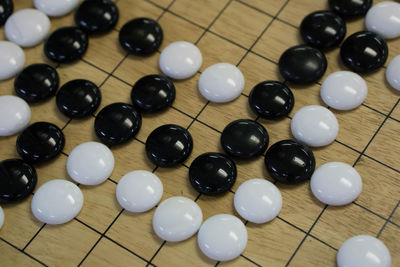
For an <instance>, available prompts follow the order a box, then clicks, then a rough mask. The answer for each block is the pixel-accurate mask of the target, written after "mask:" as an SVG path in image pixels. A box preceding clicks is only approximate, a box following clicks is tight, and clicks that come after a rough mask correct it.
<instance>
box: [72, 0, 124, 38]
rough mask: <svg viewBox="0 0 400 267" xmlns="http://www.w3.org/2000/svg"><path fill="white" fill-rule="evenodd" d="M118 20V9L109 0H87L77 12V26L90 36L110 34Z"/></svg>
mask: <svg viewBox="0 0 400 267" xmlns="http://www.w3.org/2000/svg"><path fill="white" fill-rule="evenodd" d="M118 18H119V12H118V8H117V6H116V5H115V4H114V3H113V2H111V1H109V0H86V1H84V2H82V4H80V6H79V7H78V9H77V10H76V12H75V23H76V25H78V26H79V27H80V28H81V29H82V30H84V31H86V32H87V33H89V34H102V33H106V32H109V31H110V30H112V28H114V26H115V25H116V24H117V22H118Z"/></svg>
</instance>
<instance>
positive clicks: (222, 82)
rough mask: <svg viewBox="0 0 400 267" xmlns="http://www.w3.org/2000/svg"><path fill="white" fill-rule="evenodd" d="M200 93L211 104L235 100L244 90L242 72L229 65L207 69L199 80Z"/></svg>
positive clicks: (213, 66)
mask: <svg viewBox="0 0 400 267" xmlns="http://www.w3.org/2000/svg"><path fill="white" fill-rule="evenodd" d="M198 86H199V90H200V93H201V94H202V95H203V96H204V97H205V98H206V99H208V100H210V101H211V102H216V103H224V102H229V101H232V100H233V99H235V98H237V97H238V96H239V95H240V94H241V93H242V91H243V88H244V77H243V74H242V72H241V71H240V70H239V69H238V68H237V67H236V66H235V65H232V64H229V63H218V64H215V65H212V66H210V67H208V68H207V69H206V70H205V71H204V72H203V73H202V74H201V75H200V79H199V84H198Z"/></svg>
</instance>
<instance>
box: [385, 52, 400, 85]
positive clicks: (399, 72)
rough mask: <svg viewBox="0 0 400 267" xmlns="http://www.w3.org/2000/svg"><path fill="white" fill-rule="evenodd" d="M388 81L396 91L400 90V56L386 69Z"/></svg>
mask: <svg viewBox="0 0 400 267" xmlns="http://www.w3.org/2000/svg"><path fill="white" fill-rule="evenodd" d="M386 80H387V81H388V83H389V84H390V85H391V86H392V87H393V88H394V89H396V90H400V55H397V56H396V57H394V58H393V59H392V60H391V61H390V62H389V65H388V66H387V68H386Z"/></svg>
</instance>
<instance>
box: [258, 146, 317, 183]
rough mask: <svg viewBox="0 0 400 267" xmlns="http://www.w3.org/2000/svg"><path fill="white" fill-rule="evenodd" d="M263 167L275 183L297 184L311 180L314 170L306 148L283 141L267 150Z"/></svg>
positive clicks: (313, 159)
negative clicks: (264, 166)
mask: <svg viewBox="0 0 400 267" xmlns="http://www.w3.org/2000/svg"><path fill="white" fill-rule="evenodd" d="M265 165H266V167H267V170H268V173H269V174H270V175H271V177H272V178H273V179H275V180H276V181H278V182H281V183H285V184H298V183H301V182H302V181H305V180H308V179H310V178H311V175H312V174H313V172H314V169H315V158H314V154H313V152H312V151H311V150H310V149H309V148H308V147H307V146H305V145H303V144H301V143H299V142H297V141H294V140H283V141H280V142H277V143H275V144H273V145H272V146H271V147H270V148H269V149H268V150H267V153H266V154H265Z"/></svg>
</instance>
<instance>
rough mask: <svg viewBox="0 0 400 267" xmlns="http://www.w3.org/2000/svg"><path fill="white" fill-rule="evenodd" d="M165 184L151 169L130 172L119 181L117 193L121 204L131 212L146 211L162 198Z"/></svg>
mask: <svg viewBox="0 0 400 267" xmlns="http://www.w3.org/2000/svg"><path fill="white" fill-rule="evenodd" d="M162 194H163V184H162V183H161V181H160V179H159V178H158V177H157V175H155V174H153V173H151V172H149V171H143V170H138V171H133V172H130V173H128V174H126V175H124V177H122V178H121V180H120V181H119V182H118V185H117V189H116V195H117V200H118V202H119V204H120V205H121V206H122V207H123V208H124V209H126V210H128V211H131V212H145V211H148V210H150V209H152V208H153V207H154V206H155V205H157V203H158V202H159V201H160V200H161V197H162Z"/></svg>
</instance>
